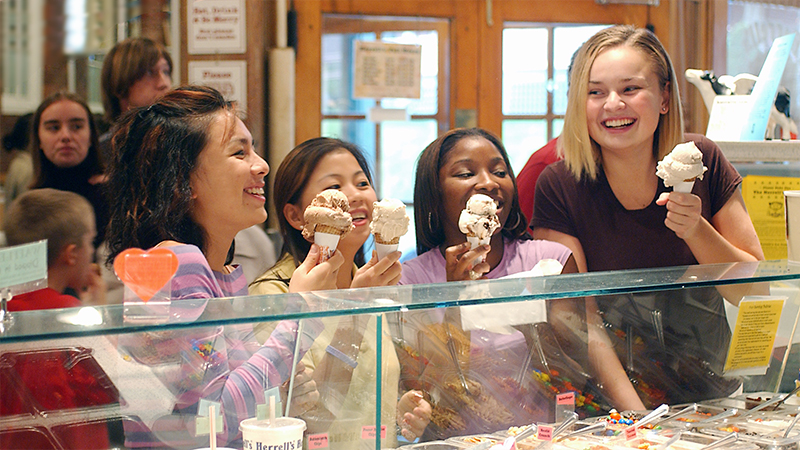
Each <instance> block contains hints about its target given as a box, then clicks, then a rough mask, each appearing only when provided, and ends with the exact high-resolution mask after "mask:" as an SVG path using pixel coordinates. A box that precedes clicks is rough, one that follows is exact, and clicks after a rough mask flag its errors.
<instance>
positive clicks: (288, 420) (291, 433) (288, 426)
mask: <svg viewBox="0 0 800 450" xmlns="http://www.w3.org/2000/svg"><path fill="white" fill-rule="evenodd" d="M239 428H241V430H242V443H243V446H244V447H243V448H244V449H245V450H256V449H265V450H266V449H269V450H301V449H302V448H303V432H304V431H305V430H306V422H305V421H304V420H303V419H296V418H294V417H276V418H275V420H274V421H270V420H258V419H255V418H253V419H245V420H243V421H242V423H241V424H239Z"/></svg>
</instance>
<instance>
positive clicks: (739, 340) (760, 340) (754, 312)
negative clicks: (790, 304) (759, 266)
mask: <svg viewBox="0 0 800 450" xmlns="http://www.w3.org/2000/svg"><path fill="white" fill-rule="evenodd" d="M785 301H786V298H785V297H765V296H755V297H745V298H743V299H742V301H741V302H740V303H739V315H738V317H737V318H736V329H734V330H733V337H731V346H730V349H728V358H727V359H726V360H725V374H726V375H727V374H732V373H735V374H738V375H757V374H763V373H765V372H766V370H767V366H769V361H770V355H771V354H772V346H773V345H774V343H775V335H776V334H777V333H778V324H779V323H780V321H781V312H782V311H783V303H784V302H785Z"/></svg>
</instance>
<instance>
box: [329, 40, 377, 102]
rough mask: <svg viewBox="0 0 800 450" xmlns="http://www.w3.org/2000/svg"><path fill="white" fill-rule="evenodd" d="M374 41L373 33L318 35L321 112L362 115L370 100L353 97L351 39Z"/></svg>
mask: <svg viewBox="0 0 800 450" xmlns="http://www.w3.org/2000/svg"><path fill="white" fill-rule="evenodd" d="M356 40H361V41H374V40H375V33H360V34H355V33H354V34H323V35H322V113H323V114H366V113H367V111H368V110H369V108H371V107H373V106H374V105H375V100H372V99H355V98H353V42H354V41H356Z"/></svg>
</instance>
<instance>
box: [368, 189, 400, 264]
mask: <svg viewBox="0 0 800 450" xmlns="http://www.w3.org/2000/svg"><path fill="white" fill-rule="evenodd" d="M408 223H409V219H408V214H407V213H406V205H405V204H404V203H403V202H401V201H400V200H395V199H390V198H387V199H383V200H381V201H379V202H374V203H373V204H372V222H370V224H369V228H370V230H371V231H372V236H373V237H375V250H376V251H377V252H378V259H383V257H384V256H386V255H387V254H389V253H391V252H394V251H397V246H398V245H399V244H400V237H401V236H403V235H404V234H406V233H407V232H408Z"/></svg>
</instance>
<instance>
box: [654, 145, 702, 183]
mask: <svg viewBox="0 0 800 450" xmlns="http://www.w3.org/2000/svg"><path fill="white" fill-rule="evenodd" d="M706 170H708V167H705V166H704V165H703V153H702V152H701V151H700V150H699V149H698V148H697V146H696V145H695V144H694V142H691V141H690V142H686V143H683V144H678V145H676V146H675V148H673V149H672V151H671V152H670V153H669V154H668V155H667V156H665V157H664V159H662V160H661V161H659V162H658V164H657V165H656V175H658V176H659V177H660V178H661V179H663V180H664V186H667V187H669V186H675V185H676V184H677V183H680V182H682V181H694V179H695V178H699V179H701V180H702V179H703V174H704V173H705V172H706Z"/></svg>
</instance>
